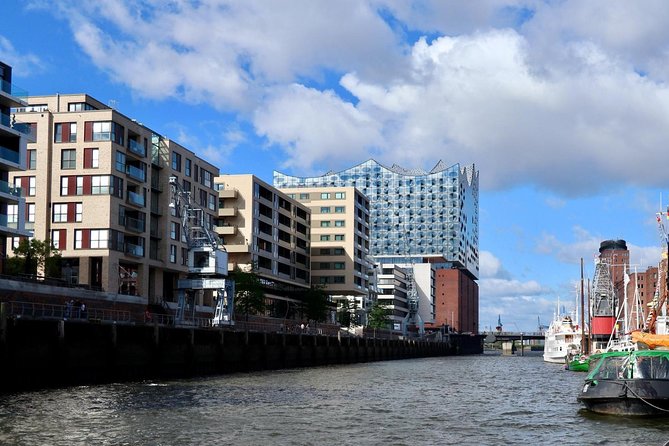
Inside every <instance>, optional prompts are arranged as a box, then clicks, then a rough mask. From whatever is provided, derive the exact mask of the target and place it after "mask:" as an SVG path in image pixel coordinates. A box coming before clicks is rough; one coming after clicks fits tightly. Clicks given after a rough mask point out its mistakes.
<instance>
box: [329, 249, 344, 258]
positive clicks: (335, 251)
mask: <svg viewBox="0 0 669 446" xmlns="http://www.w3.org/2000/svg"><path fill="white" fill-rule="evenodd" d="M332 254H334V255H336V256H343V255H344V248H334V249H333V250H332Z"/></svg>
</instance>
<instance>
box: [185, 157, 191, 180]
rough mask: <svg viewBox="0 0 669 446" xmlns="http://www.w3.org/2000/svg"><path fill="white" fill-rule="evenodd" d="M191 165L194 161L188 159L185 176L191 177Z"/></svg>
mask: <svg viewBox="0 0 669 446" xmlns="http://www.w3.org/2000/svg"><path fill="white" fill-rule="evenodd" d="M191 164H192V161H191V160H190V159H188V158H186V164H185V165H184V174H185V175H186V176H187V177H189V176H190V174H191Z"/></svg>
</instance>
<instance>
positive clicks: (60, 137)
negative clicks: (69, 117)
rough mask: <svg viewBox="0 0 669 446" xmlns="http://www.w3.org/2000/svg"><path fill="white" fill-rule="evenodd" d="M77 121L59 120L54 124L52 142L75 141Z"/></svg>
mask: <svg viewBox="0 0 669 446" xmlns="http://www.w3.org/2000/svg"><path fill="white" fill-rule="evenodd" d="M76 141H77V123H76V122H61V123H58V124H56V125H55V128H54V135H53V142H76Z"/></svg>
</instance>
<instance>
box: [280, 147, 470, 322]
mask: <svg viewBox="0 0 669 446" xmlns="http://www.w3.org/2000/svg"><path fill="white" fill-rule="evenodd" d="M478 178H479V174H478V171H476V170H475V168H474V166H473V165H472V166H468V167H464V168H460V166H459V165H458V164H456V165H453V166H451V167H446V166H445V165H444V164H443V163H442V162H441V161H440V162H439V163H438V164H437V165H436V166H435V167H434V168H433V169H432V170H430V171H424V170H422V169H413V170H408V169H404V168H402V167H399V166H396V165H393V166H392V167H390V168H388V167H385V166H383V165H381V164H379V163H378V162H376V161H375V160H368V161H366V162H364V163H362V164H359V165H357V166H354V167H352V168H350V169H346V170H343V171H340V172H328V173H327V174H325V175H323V176H319V177H296V176H289V175H286V174H283V173H280V172H274V186H275V187H277V188H280V189H282V190H287V188H298V189H302V188H313V187H345V186H353V187H356V188H357V189H358V190H360V191H361V192H362V193H363V194H365V195H366V196H368V197H369V199H370V217H371V222H370V230H371V231H370V253H371V255H372V256H373V257H374V259H375V260H376V261H377V262H378V263H380V264H390V263H394V264H397V265H400V266H401V265H404V266H405V267H407V266H411V265H413V267H414V268H416V267H417V264H418V263H422V262H430V263H432V267H433V268H435V269H458V270H460V271H461V272H462V273H463V274H464V277H465V278H466V280H468V281H470V282H471V283H472V284H473V283H474V281H475V280H476V279H477V278H478V274H479V265H478V262H479V248H478V237H479V216H478V213H479V210H478V207H479V206H478V183H479V179H478ZM295 193H298V194H299V190H298V191H296V192H295ZM426 277H429V276H426ZM439 280H447V276H444V275H441V276H439V275H438V276H437V278H436V282H435V284H434V286H435V290H436V288H437V287H439V286H440V285H439ZM415 281H416V285H417V287H418V288H421V289H423V290H429V289H431V288H432V284H431V283H430V279H426V282H425V283H420V282H419V280H418V278H416V279H415ZM472 287H473V285H471V284H470V286H467V287H466V289H470V288H472ZM443 289H444V290H447V292H455V291H458V290H461V289H463V288H461V287H455V288H448V287H444V288H443ZM474 289H475V293H476V295H475V296H472V295H469V294H466V295H462V296H456V297H455V298H451V299H448V302H449V303H450V304H449V305H435V295H434V294H432V295H430V296H429V297H428V296H426V297H424V298H421V300H420V307H421V308H422V309H420V310H419V312H420V315H421V317H422V318H423V320H424V322H425V323H427V325H428V326H430V325H434V326H437V325H438V321H444V320H447V321H448V322H446V323H448V325H450V326H452V327H454V328H455V329H457V330H460V331H462V329H461V328H460V327H458V326H457V325H458V324H455V323H453V322H454V321H451V320H450V319H451V315H455V314H460V315H461V317H465V315H466V317H470V316H469V315H471V318H473V320H471V321H464V320H460V321H458V322H459V325H461V326H465V325H466V326H474V325H475V326H477V327H478V288H477V287H476V288H474ZM435 292H436V291H435ZM445 292H446V291H445ZM468 299H469V300H468ZM465 301H466V302H465ZM450 305H466V306H468V307H472V308H473V307H476V311H475V312H474V313H472V312H464V313H463V312H462V311H461V309H460V308H459V307H451V306H450ZM442 307H443V308H442ZM425 310H427V311H428V312H431V311H432V310H433V312H432V313H431V314H425V313H424V311H425ZM438 312H440V313H439V314H437V313H438ZM442 323H444V322H442Z"/></svg>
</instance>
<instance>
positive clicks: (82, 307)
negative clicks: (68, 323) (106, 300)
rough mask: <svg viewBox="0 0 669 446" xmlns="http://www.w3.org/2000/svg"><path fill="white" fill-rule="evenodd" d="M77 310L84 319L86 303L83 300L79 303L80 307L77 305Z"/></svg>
mask: <svg viewBox="0 0 669 446" xmlns="http://www.w3.org/2000/svg"><path fill="white" fill-rule="evenodd" d="M79 311H80V314H81V318H82V319H86V304H85V303H83V302H82V303H81V307H79Z"/></svg>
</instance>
